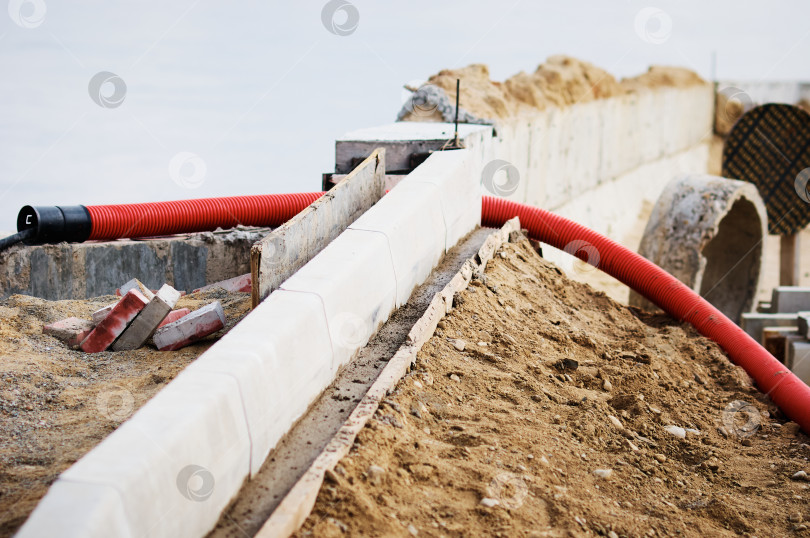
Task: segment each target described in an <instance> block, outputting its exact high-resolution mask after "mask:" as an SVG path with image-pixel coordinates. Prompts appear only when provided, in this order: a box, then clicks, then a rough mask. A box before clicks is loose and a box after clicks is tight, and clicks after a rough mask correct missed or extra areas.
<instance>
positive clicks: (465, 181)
mask: <svg viewBox="0 0 810 538" xmlns="http://www.w3.org/2000/svg"><path fill="white" fill-rule="evenodd" d="M472 160H473V153H472V150H469V149H460V150H452V151H438V152H436V153H433V154H432V155H431V156H430V157H428V159H427V160H426V161H425V162H423V163H422V164H421V165H419V166H418V167H417V168H416V169H415V170H414V171H413V172H411V173H410V174H408V177H407V178H406V179H405V180H403V181H408V182H410V183H428V184H430V185H434V186H436V187H437V189H438V194H439V199H440V200H441V204H442V213H443V215H444V225H445V229H446V230H447V232H446V236H445V251H447V250H450V249H451V248H453V246H454V245H455V244H456V243H457V242H458V240H459V239H461V238H462V237H464V236H465V235H467V233H469V232H470V231H471V230H472V229H473V228H475V227H476V226H477V225H478V224H479V223H480V222H481V186H480V185H481V177H482V174H483V173H484V168H485V166H482V167H481V168H480V169H473V167H472ZM487 164H488V163H487ZM474 207H475V208H477V209H475V210H473V209H472V208H474Z"/></svg>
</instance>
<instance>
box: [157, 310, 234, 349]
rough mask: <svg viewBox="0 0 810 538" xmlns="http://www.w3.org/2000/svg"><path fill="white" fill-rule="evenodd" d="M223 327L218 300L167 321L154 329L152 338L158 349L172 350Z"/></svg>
mask: <svg viewBox="0 0 810 538" xmlns="http://www.w3.org/2000/svg"><path fill="white" fill-rule="evenodd" d="M223 327H225V312H223V311H222V305H221V304H219V301H214V302H213V303H211V304H208V305H205V306H204V307H202V308H200V309H198V310H195V311H194V312H192V313H191V314H188V315H186V316H183V317H182V318H180V319H179V320H177V321H175V322H174V323H169V324H168V325H165V326H163V327H161V328H160V329H158V330H157V331H155V335H154V337H153V338H152V340H153V342H154V343H155V347H156V348H158V349H159V350H160V351H174V350H175V349H180V348H183V347H186V346H187V345H189V344H191V343H193V342H196V341H197V340H199V339H201V338H205V337H206V336H208V335H210V334H213V333H215V332H217V331H218V330H220V329H222V328H223Z"/></svg>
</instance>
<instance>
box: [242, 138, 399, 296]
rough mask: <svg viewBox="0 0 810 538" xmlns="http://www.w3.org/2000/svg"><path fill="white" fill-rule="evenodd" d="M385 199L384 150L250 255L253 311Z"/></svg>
mask: <svg viewBox="0 0 810 538" xmlns="http://www.w3.org/2000/svg"><path fill="white" fill-rule="evenodd" d="M384 194H385V150H384V149H382V148H378V149H376V150H374V151H373V152H372V153H371V155H369V156H368V158H366V159H365V160H364V161H363V162H362V163H360V164H359V165H358V166H357V167H356V168H355V169H354V170H353V171H352V172H351V173H350V174H348V175H347V176H346V177H345V178H343V179H342V180H341V181H340V183H338V184H337V185H335V187H334V188H333V189H331V190H330V191H329V192H327V193H326V194H324V195H323V196H322V197H321V198H319V199H318V200H316V201H315V202H314V203H313V204H312V205H310V206H309V207H307V208H306V209H304V210H303V211H302V212H300V213H299V214H298V215H296V216H295V217H293V218H292V219H290V220H289V221H287V222H286V223H284V224H283V225H281V226H279V227H278V228H276V229H275V230H273V231H272V232H270V234H269V235H267V236H266V237H265V238H264V239H262V240H261V241H258V242H257V243H256V244H254V245H253V247H252V248H251V249H250V273H251V277H252V285H251V292H252V295H253V307H254V308H255V307H256V306H258V304H259V303H260V302H261V301H263V300H264V299H265V298H266V297H267V296H268V295H270V294H271V293H272V292H273V291H274V290H276V289H278V287H279V286H280V285H281V284H282V283H283V282H284V281H285V280H287V279H288V278H289V277H291V276H292V275H293V274H294V273H295V272H296V271H298V270H299V269H300V268H301V267H303V266H304V264H306V263H307V262H308V261H309V260H311V259H312V258H314V257H315V255H316V254H318V253H319V252H320V251H321V250H323V248H324V247H326V245H328V244H329V243H330V242H331V241H332V240H333V239H335V238H336V237H337V236H338V235H340V233H341V232H343V230H345V229H346V227H347V226H349V224H351V223H352V222H354V221H355V220H356V219H357V218H358V217H359V216H360V215H362V214H363V213H365V212H366V211H367V210H368V209H369V208H370V207H371V206H373V205H374V204H375V203H377V201H378V200H379V199H380V198H382V196H383V195H384Z"/></svg>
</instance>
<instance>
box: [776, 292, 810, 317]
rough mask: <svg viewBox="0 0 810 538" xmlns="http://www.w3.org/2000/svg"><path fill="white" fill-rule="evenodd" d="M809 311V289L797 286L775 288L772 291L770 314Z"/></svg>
mask: <svg viewBox="0 0 810 538" xmlns="http://www.w3.org/2000/svg"><path fill="white" fill-rule="evenodd" d="M805 310H810V288H804V287H799V286H777V287H775V288H774V289H773V296H772V298H771V312H772V313H774V314H779V313H787V312H803V311H805Z"/></svg>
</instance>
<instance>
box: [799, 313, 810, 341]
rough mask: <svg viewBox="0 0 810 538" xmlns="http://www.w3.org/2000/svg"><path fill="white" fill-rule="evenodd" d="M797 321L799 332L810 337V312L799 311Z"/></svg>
mask: <svg viewBox="0 0 810 538" xmlns="http://www.w3.org/2000/svg"><path fill="white" fill-rule="evenodd" d="M796 321H797V322H798V324H799V334H801V335H803V336H804V337H805V338H810V312H798V313H797V318H796Z"/></svg>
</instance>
